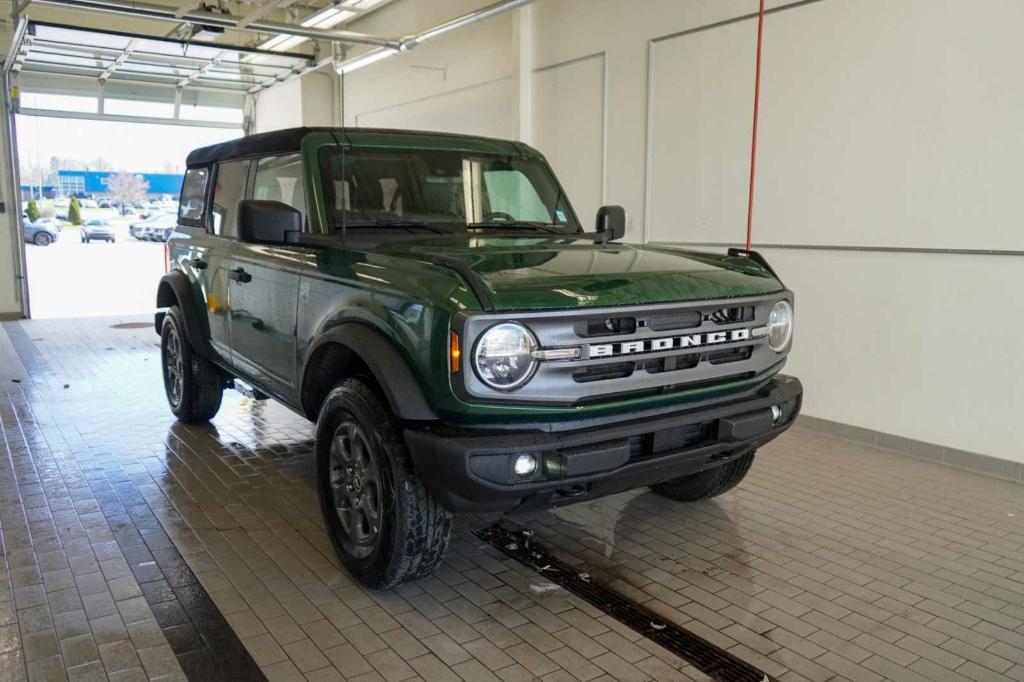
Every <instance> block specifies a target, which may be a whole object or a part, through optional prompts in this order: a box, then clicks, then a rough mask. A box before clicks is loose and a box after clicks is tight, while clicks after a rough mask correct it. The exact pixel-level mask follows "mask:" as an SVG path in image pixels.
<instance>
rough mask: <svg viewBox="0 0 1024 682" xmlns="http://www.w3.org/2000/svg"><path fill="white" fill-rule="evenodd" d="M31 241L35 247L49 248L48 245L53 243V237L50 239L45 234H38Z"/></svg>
mask: <svg viewBox="0 0 1024 682" xmlns="http://www.w3.org/2000/svg"><path fill="white" fill-rule="evenodd" d="M32 241H33V242H34V243H35V245H36V246H49V245H50V244H52V243H53V237H51V236H50V235H49V234H47V233H46V232H39V233H38V234H36V236H35V237H34V238H33V239H32Z"/></svg>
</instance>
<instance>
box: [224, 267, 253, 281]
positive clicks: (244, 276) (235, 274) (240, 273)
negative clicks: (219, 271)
mask: <svg viewBox="0 0 1024 682" xmlns="http://www.w3.org/2000/svg"><path fill="white" fill-rule="evenodd" d="M228 279H230V280H234V281H235V282H238V283H239V284H245V283H246V282H251V281H252V275H250V274H249V273H248V272H246V271H245V270H243V269H242V268H235V269H234V270H231V271H230V272H228Z"/></svg>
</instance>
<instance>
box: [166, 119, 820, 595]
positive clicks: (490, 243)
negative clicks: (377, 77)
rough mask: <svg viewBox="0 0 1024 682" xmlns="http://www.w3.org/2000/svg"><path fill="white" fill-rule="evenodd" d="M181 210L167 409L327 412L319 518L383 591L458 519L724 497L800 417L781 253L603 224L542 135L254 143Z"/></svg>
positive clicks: (320, 450)
mask: <svg viewBox="0 0 1024 682" xmlns="http://www.w3.org/2000/svg"><path fill="white" fill-rule="evenodd" d="M340 139H343V140H344V141H345V143H344V146H342V143H341V142H340V141H339V140H340ZM178 222H179V226H178V228H177V230H176V231H175V233H174V236H173V237H172V238H171V240H170V242H169V244H168V249H167V252H168V259H169V271H168V274H167V275H165V276H164V277H163V278H162V279H161V281H160V284H159V287H158V290H157V301H156V304H157V308H158V312H157V314H156V318H155V324H156V330H157V331H158V332H159V333H160V335H161V336H160V339H161V341H160V343H161V363H162V373H163V379H164V388H165V391H166V394H167V399H168V403H169V404H170V406H171V410H172V411H173V413H174V414H175V416H177V417H178V418H179V419H181V420H183V421H185V422H201V421H206V420H208V419H210V418H212V417H213V416H214V415H215V414H216V413H217V411H218V409H219V408H220V404H221V396H222V392H223V390H224V389H225V388H226V387H229V386H235V387H238V388H241V389H242V390H243V391H247V392H248V395H250V396H251V397H254V398H256V399H259V398H261V397H262V398H266V397H268V396H272V397H274V398H275V399H277V400H279V401H281V402H282V403H284V404H285V405H287V406H288V407H290V408H291V409H293V410H294V411H296V412H297V413H299V414H302V415H305V416H306V417H307V418H308V419H310V420H312V421H315V422H316V437H315V446H314V451H315V455H316V462H315V467H316V469H315V470H316V472H317V489H318V491H319V493H320V501H321V510H322V513H323V519H324V529H325V531H326V533H327V535H328V537H329V538H330V540H331V541H332V543H333V545H334V549H335V551H336V552H337V554H338V557H339V559H340V560H341V563H342V564H343V565H344V566H345V568H347V569H348V571H349V572H350V573H351V574H352V575H353V576H355V577H356V578H357V579H358V580H360V581H362V582H363V583H364V584H366V585H369V586H372V587H374V588H386V587H391V586H394V585H396V584H398V583H401V582H404V581H408V580H414V579H417V578H422V577H424V576H426V575H428V574H429V573H430V572H431V571H432V570H433V569H434V568H435V567H436V566H437V565H438V563H439V562H440V561H441V557H442V555H443V553H444V550H445V546H446V545H447V543H448V536H449V533H450V530H451V524H452V518H451V514H452V513H484V512H487V513H512V512H515V513H523V512H529V511H538V510H545V509H551V508H554V507H561V506H563V505H566V504H572V503H577V502H584V501H589V500H593V499H595V498H597V497H600V496H602V495H609V494H614V493H619V492H624V491H627V490H632V489H635V488H650V489H651V490H652V491H653V492H654V493H656V494H658V495H660V496H663V497H666V498H668V499H671V500H676V501H679V502H692V501H696V500H703V499H708V498H711V497H715V496H718V495H721V494H722V493H724V492H726V491H728V490H730V489H732V488H733V487H735V486H736V485H737V484H739V483H740V481H741V480H743V478H744V476H745V475H746V474H747V472H748V471H749V470H750V467H751V464H752V463H753V461H754V456H755V454H756V453H757V450H758V448H760V447H761V446H763V445H764V444H766V443H768V442H769V441H771V440H772V439H774V438H776V437H777V436H778V435H780V434H781V433H782V432H783V431H785V430H786V429H787V428H789V427H790V426H791V425H792V424H793V422H794V420H795V419H796V416H797V414H798V413H799V411H800V403H801V398H802V395H803V387H802V385H801V383H800V381H799V380H798V379H797V378H795V377H791V376H786V375H784V374H782V373H781V371H780V370H782V368H783V366H784V365H785V362H786V358H787V355H788V353H789V350H790V347H791V340H792V332H793V293H792V292H791V291H789V290H788V289H787V288H786V287H785V286H784V285H783V283H782V282H781V280H780V279H779V276H778V275H777V274H776V273H775V271H774V270H773V269H772V267H771V266H770V265H769V264H768V262H767V261H766V260H765V259H764V258H763V257H762V256H760V255H759V254H758V253H756V252H754V251H749V250H743V249H729V250H728V251H727V252H724V253H712V252H707V251H693V250H685V249H678V248H668V247H663V246H656V245H649V244H624V243H621V242H620V241H619V240H620V239H621V238H622V237H623V235H624V232H625V227H626V215H625V210H624V209H623V208H622V207H621V206H604V207H602V208H601V209H599V210H598V212H597V216H596V229H594V231H585V230H584V228H583V226H582V224H581V222H580V220H579V218H578V217H577V215H576V213H575V211H574V209H573V207H572V205H571V204H570V203H569V200H568V198H567V197H566V194H565V191H564V188H563V187H562V186H561V185H560V184H559V182H558V180H557V179H556V177H555V175H554V173H553V172H552V170H551V168H550V166H549V165H548V164H547V162H546V161H545V159H544V156H543V155H542V154H541V153H540V152H538V151H536V150H534V149H532V148H531V147H529V146H527V145H525V144H523V143H521V142H515V141H508V140H496V139H490V138H481V137H471V136H468V135H448V134H432V133H423V132H412V131H396V130H374V129H367V128H346V129H337V130H323V129H312V130H311V129H308V128H298V129H293V130H282V131H275V132H272V133H264V134H261V135H254V136H251V137H247V138H242V139H239V140H236V141H233V142H227V143H222V144H219V145H213V146H210V147H204V148H202V149H198V150H195V151H193V152H192V153H191V154H189V156H188V160H187V170H186V174H185V179H184V183H183V189H182V201H181V213H180V215H179V218H178ZM246 386H248V387H251V388H246ZM766 466H767V467H768V468H769V470H770V467H771V462H770V459H769V462H768V463H767V465H766Z"/></svg>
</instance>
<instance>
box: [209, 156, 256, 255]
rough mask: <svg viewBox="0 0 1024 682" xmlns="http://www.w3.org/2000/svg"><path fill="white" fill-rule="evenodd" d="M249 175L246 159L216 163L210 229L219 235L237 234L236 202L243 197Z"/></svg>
mask: <svg viewBox="0 0 1024 682" xmlns="http://www.w3.org/2000/svg"><path fill="white" fill-rule="evenodd" d="M248 177H249V162H248V161H228V162H226V163H219V164H217V184H215V185H214V187H213V221H212V223H211V225H210V230H211V231H212V232H213V234H216V235H219V236H221V237H231V238H234V237H237V236H238V202H239V201H241V200H242V199H244V198H245V182H246V180H247V179H248Z"/></svg>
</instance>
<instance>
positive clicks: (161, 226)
mask: <svg viewBox="0 0 1024 682" xmlns="http://www.w3.org/2000/svg"><path fill="white" fill-rule="evenodd" d="M158 106H159V105H154V104H153V103H139V107H138V109H139V110H140V111H147V110H154V109H156V107H158ZM67 124H68V121H67V120H65V119H60V118H50V117H43V116H23V115H18V116H17V117H16V126H17V130H18V145H19V149H18V156H19V161H20V170H21V178H22V183H21V193H22V197H21V200H22V210H23V211H24V213H25V214H24V216H23V219H24V220H25V265H26V273H27V275H28V290H29V297H30V300H31V302H32V317H34V318H63V317H81V316H95V315H124V314H133V313H145V312H149V311H151V310H152V308H153V297H154V291H155V288H156V283H157V281H158V280H159V279H160V276H161V275H163V273H164V247H163V244H164V242H165V241H166V238H167V236H168V235H169V234H170V233H171V232H172V231H173V229H174V225H175V224H176V223H177V211H178V194H179V192H180V188H181V179H182V174H183V173H184V168H183V166H184V160H185V155H186V154H187V153H188V151H189V150H191V149H194V148H196V147H199V146H202V145H207V144H214V143H217V142H222V141H225V140H228V139H231V138H234V137H238V136H239V135H240V134H241V128H240V127H239V128H237V129H228V128H198V127H191V126H170V125H159V124H148V123H124V122H115V121H76V122H75V124H74V126H68V125H67Z"/></svg>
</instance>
